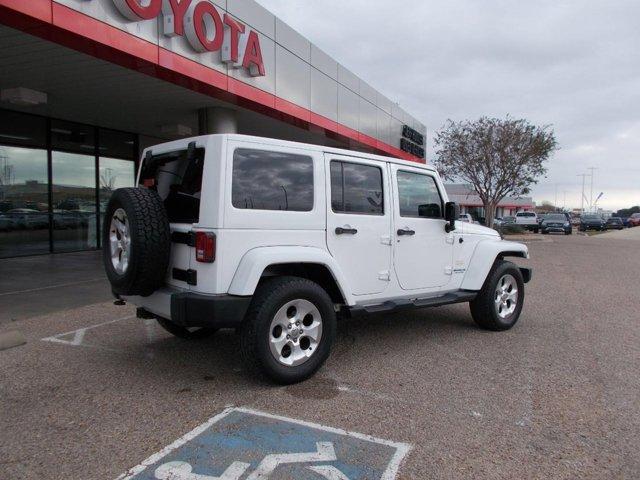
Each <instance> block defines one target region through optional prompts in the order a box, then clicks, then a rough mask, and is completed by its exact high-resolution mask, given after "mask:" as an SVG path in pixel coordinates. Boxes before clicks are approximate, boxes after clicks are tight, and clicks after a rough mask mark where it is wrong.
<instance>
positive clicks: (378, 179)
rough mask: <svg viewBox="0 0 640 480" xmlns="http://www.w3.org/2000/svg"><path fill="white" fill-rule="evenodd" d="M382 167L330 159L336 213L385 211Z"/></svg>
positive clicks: (376, 212) (375, 213)
mask: <svg viewBox="0 0 640 480" xmlns="http://www.w3.org/2000/svg"><path fill="white" fill-rule="evenodd" d="M383 205H384V204H383V193H382V170H380V169H379V168H378V167H372V166H370V165H360V164H357V163H349V162H338V161H336V160H334V161H332V162H331V208H332V209H333V211H334V212H336V213H359V214H369V215H383V214H384V206H383Z"/></svg>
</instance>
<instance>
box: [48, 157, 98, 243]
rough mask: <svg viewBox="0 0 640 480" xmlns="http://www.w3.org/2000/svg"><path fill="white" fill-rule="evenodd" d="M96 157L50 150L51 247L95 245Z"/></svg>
mask: <svg viewBox="0 0 640 480" xmlns="http://www.w3.org/2000/svg"><path fill="white" fill-rule="evenodd" d="M95 174H96V171H95V157H94V156H90V155H80V154H77V153H64V152H52V191H53V228H54V230H53V249H54V251H56V252H65V251H74V250H85V249H89V248H95V247H96V245H97V235H96V177H95Z"/></svg>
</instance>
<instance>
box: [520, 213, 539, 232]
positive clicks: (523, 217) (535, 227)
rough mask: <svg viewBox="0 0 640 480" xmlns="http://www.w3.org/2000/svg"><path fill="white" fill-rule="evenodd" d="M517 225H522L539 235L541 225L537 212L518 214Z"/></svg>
mask: <svg viewBox="0 0 640 480" xmlns="http://www.w3.org/2000/svg"><path fill="white" fill-rule="evenodd" d="M516 225H521V226H522V227H524V228H526V229H527V230H530V231H532V232H535V233H538V231H539V230H540V225H539V223H538V215H537V214H536V212H518V213H516Z"/></svg>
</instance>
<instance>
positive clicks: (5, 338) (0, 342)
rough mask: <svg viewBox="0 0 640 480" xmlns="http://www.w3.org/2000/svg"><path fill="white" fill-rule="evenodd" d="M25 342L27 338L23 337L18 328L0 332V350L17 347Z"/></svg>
mask: <svg viewBox="0 0 640 480" xmlns="http://www.w3.org/2000/svg"><path fill="white" fill-rule="evenodd" d="M25 343H27V339H26V338H24V335H23V334H22V332H19V331H18V330H11V331H9V332H4V333H0V351H1V350H7V349H9V348H13V347H19V346H20V345H24V344H25Z"/></svg>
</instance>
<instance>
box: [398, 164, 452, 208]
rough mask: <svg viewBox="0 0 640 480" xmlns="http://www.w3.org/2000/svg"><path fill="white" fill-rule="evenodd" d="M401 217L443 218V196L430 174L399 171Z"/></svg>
mask: <svg viewBox="0 0 640 480" xmlns="http://www.w3.org/2000/svg"><path fill="white" fill-rule="evenodd" d="M398 197H399V198H398V201H399V204H400V216H401V217H425V218H442V198H441V197H440V192H438V186H437V185H436V181H435V179H434V178H433V177H432V176H430V175H422V174H420V173H412V172H402V171H399V172H398Z"/></svg>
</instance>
